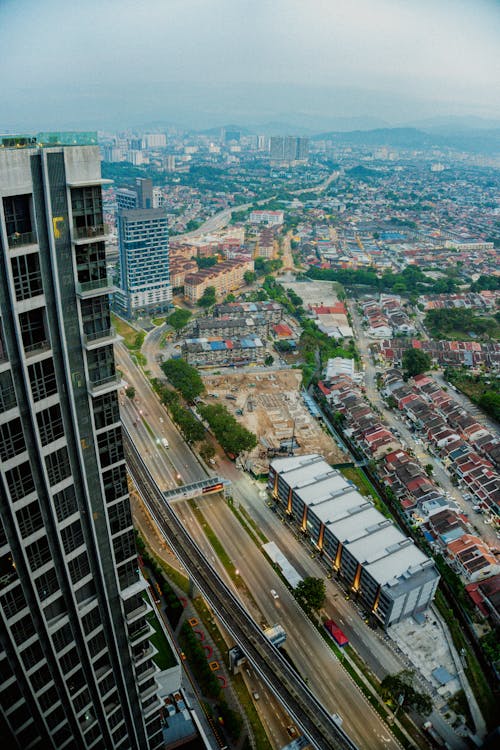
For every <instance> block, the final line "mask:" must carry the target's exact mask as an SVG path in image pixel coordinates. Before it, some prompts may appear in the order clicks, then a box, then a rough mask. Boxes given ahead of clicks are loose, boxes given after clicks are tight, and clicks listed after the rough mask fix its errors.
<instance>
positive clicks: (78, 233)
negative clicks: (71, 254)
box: [73, 224, 109, 240]
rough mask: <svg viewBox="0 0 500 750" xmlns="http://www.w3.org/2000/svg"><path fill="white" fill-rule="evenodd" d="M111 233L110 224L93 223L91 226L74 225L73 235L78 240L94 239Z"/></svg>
mask: <svg viewBox="0 0 500 750" xmlns="http://www.w3.org/2000/svg"><path fill="white" fill-rule="evenodd" d="M108 234H109V225H108V224H93V225H92V226H89V227H77V226H74V227H73V237H74V238H76V239H77V240H93V239H96V238H97V237H105V236H106V235H108Z"/></svg>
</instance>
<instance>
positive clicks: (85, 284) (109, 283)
mask: <svg viewBox="0 0 500 750" xmlns="http://www.w3.org/2000/svg"><path fill="white" fill-rule="evenodd" d="M75 286H76V292H77V294H85V293H86V292H95V291H96V290H98V289H109V290H111V289H112V288H113V286H114V284H113V279H112V277H111V276H103V277H102V278H101V279H93V280H92V281H81V282H80V281H77V282H76V284H75Z"/></svg>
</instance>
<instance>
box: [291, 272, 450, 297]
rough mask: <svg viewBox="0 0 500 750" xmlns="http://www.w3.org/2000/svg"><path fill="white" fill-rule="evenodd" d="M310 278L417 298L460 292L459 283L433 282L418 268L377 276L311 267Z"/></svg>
mask: <svg viewBox="0 0 500 750" xmlns="http://www.w3.org/2000/svg"><path fill="white" fill-rule="evenodd" d="M306 276H308V277H309V278H311V279H319V280H322V281H338V282H340V283H341V284H344V286H357V285H360V286H368V287H370V288H372V289H376V290H378V291H380V292H387V291H392V292H394V293H395V294H408V295H410V296H413V298H414V300H415V301H416V300H417V299H418V294H422V293H431V292H434V293H436V294H442V293H446V292H448V293H449V292H454V291H456V289H457V281H456V280H455V279H453V278H442V279H437V280H434V279H432V278H430V276H426V275H425V274H424V273H423V271H422V270H421V269H420V268H418V266H408V267H407V268H405V269H404V270H403V271H401V273H392V272H391V271H387V272H386V273H384V274H382V276H380V277H379V276H378V275H377V272H376V271H375V270H373V269H366V270H365V269H360V270H358V271H355V270H352V269H349V268H346V269H333V268H316V267H312V268H309V270H308V271H307V273H306Z"/></svg>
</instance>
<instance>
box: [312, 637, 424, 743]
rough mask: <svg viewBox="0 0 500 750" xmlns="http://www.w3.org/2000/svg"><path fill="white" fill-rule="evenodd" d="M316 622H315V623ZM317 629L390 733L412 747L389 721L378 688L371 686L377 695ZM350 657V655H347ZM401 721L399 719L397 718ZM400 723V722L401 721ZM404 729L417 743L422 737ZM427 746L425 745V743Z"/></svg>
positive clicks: (341, 653)
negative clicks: (375, 693)
mask: <svg viewBox="0 0 500 750" xmlns="http://www.w3.org/2000/svg"><path fill="white" fill-rule="evenodd" d="M316 624H317V623H316ZM318 630H319V632H320V634H321V636H322V638H323V639H324V640H325V641H326V643H327V644H328V646H329V647H330V649H331V650H332V651H333V653H334V654H335V655H336V657H337V659H338V661H339V662H340V664H341V665H342V667H343V668H344V669H345V671H346V672H347V673H348V674H349V676H350V677H351V678H352V680H353V681H354V682H355V683H356V685H357V686H358V687H359V689H360V690H361V692H362V693H363V695H364V696H365V698H366V699H367V700H368V701H369V702H370V705H371V706H372V707H373V708H374V709H375V711H376V712H377V713H378V714H379V716H380V717H381V719H383V721H384V723H385V724H386V725H387V728H388V730H389V731H390V732H392V734H393V735H394V736H395V737H396V739H397V740H398V742H400V743H401V745H402V746H403V747H404V748H408V750H409V749H410V748H412V747H414V745H413V743H412V742H410V740H408V738H407V737H406V735H405V734H404V732H402V731H401V729H400V728H399V727H398V725H397V724H396V723H394V722H391V718H392V717H391V715H390V713H389V710H388V709H387V708H386V707H385V704H384V702H383V699H382V698H381V697H380V696H379V695H378V688H375V687H373V686H372V690H376V691H377V695H374V694H373V692H372V690H370V688H369V687H368V685H367V684H366V681H365V680H366V678H365V677H363V678H362V677H360V675H359V674H358V672H357V670H356V669H355V668H354V666H353V665H352V664H351V663H350V662H349V660H348V659H346V658H345V654H344V653H343V651H342V649H340V648H339V647H338V646H337V645H336V644H335V643H334V642H333V641H332V639H331V638H330V636H329V635H328V634H327V633H326V631H325V630H324V628H323V627H321V626H318ZM349 658H352V657H349ZM399 721H401V719H399ZM401 723H402V722H401ZM405 729H406V731H407V732H408V733H409V734H411V736H412V739H413V742H416V743H417V744H419V740H420V743H421V742H422V738H420V737H418V735H417V736H415V728H413V729H414V731H413V732H410V731H409V729H408V728H407V727H405ZM425 747H427V745H425Z"/></svg>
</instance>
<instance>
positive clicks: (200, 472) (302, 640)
mask: <svg viewBox="0 0 500 750" xmlns="http://www.w3.org/2000/svg"><path fill="white" fill-rule="evenodd" d="M117 354H118V357H117V359H118V362H119V366H120V369H121V370H122V371H123V373H124V378H125V380H126V381H127V382H129V383H130V384H132V385H134V386H135V388H136V392H137V399H136V401H137V400H138V402H139V403H138V404H136V403H134V402H131V401H130V399H128V398H126V397H124V396H122V404H123V405H122V418H123V421H124V423H125V424H126V425H127V426H128V427H129V429H130V431H131V434H132V435H133V439H134V443H135V444H136V445H137V446H138V449H139V450H140V452H141V455H142V456H143V458H144V459H145V460H146V462H147V463H148V466H149V467H150V469H151V471H152V473H153V475H154V478H155V480H156V481H157V483H158V484H159V486H160V488H161V489H168V488H171V487H175V485H176V483H177V482H178V481H179V480H178V474H181V472H182V474H181V477H182V479H181V481H182V482H183V483H187V482H191V481H196V480H198V479H200V478H203V477H204V476H206V471H205V470H204V469H203V468H202V466H201V465H200V463H199V461H198V459H197V458H196V457H195V456H194V454H193V453H192V452H191V450H190V449H189V448H188V447H187V446H186V445H185V443H184V441H183V440H182V438H181V437H180V435H179V433H178V432H177V430H176V429H175V427H173V425H172V424H171V422H170V420H169V419H168V417H167V415H166V413H165V412H164V410H163V409H162V407H161V406H160V405H159V403H158V399H157V397H156V396H155V395H154V394H153V393H151V390H150V388H149V384H148V383H147V381H146V379H145V378H144V376H143V375H142V373H140V372H139V371H138V369H137V368H136V367H135V366H134V365H132V363H131V362H130V359H129V357H128V355H126V354H125V353H124V352H123V351H122V352H117ZM140 411H142V414H140V413H139V412H140ZM144 420H145V422H146V423H147V425H146V424H145V423H144ZM134 423H135V424H134ZM163 436H164V437H167V439H168V442H169V446H170V447H169V448H168V449H165V448H163V446H162V445H161V442H160V443H158V442H157V439H158V438H160V439H161V437H163ZM210 468H212V467H210ZM213 473H214V474H215V473H217V474H222V475H224V476H226V477H227V478H229V479H231V481H232V482H233V486H232V490H231V491H232V494H233V496H234V497H235V500H237V502H239V503H241V504H242V505H243V506H244V507H246V508H248V510H249V512H252V515H253V516H254V517H255V519H256V522H257V524H258V525H259V527H260V528H261V529H262V531H263V532H264V533H265V534H266V536H267V537H268V538H269V539H273V540H274V541H277V543H278V544H279V546H280V547H281V548H282V549H283V551H284V552H285V553H286V554H287V555H288V556H289V557H290V559H291V561H292V562H293V564H295V565H296V566H297V567H298V569H299V571H300V572H302V574H303V575H318V572H319V571H318V568H317V562H316V561H315V560H312V559H311V558H310V553H309V551H308V550H306V549H305V548H304V547H303V546H302V545H301V544H299V542H298V541H297V540H296V539H295V538H294V537H293V536H292V535H291V533H290V531H289V530H288V529H287V528H286V527H285V526H284V525H283V524H282V523H281V522H280V520H279V519H278V518H277V517H276V515H275V514H273V513H272V512H271V511H270V510H269V508H267V507H266V505H265V500H264V498H263V497H262V486H260V492H259V489H258V488H257V487H256V485H255V484H254V483H253V482H252V481H251V480H250V479H249V477H248V476H247V475H244V474H242V473H241V472H239V471H238V470H237V469H236V468H235V467H234V464H232V463H226V462H223V461H222V459H221V458H220V457H219V458H218V465H217V466H216V467H214V472H213ZM201 502H202V503H203V506H202V507H203V512H204V515H205V517H206V518H207V521H208V523H209V524H210V525H211V526H212V527H213V529H214V531H215V533H216V534H217V535H218V537H219V539H220V541H221V543H222V545H223V546H224V547H225V549H226V550H227V552H228V554H229V555H230V557H231V559H232V560H233V562H234V564H235V566H236V567H237V568H238V569H239V570H240V574H241V576H242V578H243V579H244V581H245V583H246V585H247V586H248V588H249V590H250V591H251V592H252V597H253V599H254V602H252V603H250V604H249V603H248V602H245V604H246V605H247V606H249V607H250V606H252V605H253V607H254V609H253V610H252V614H253V616H254V617H255V618H256V619H257V620H258V621H259V622H260V621H262V620H265V621H266V622H268V623H269V624H273V623H274V622H280V623H281V624H283V625H284V626H285V628H286V630H287V634H288V644H287V648H288V650H289V653H290V654H291V655H292V658H293V660H294V662H295V664H296V666H297V668H298V669H299V672H300V673H301V674H302V676H304V677H307V678H308V683H309V685H310V687H311V689H312V690H313V692H314V693H315V695H316V696H317V697H318V698H319V699H320V701H321V702H322V703H323V704H324V705H325V706H326V707H327V708H328V709H329V710H330V711H331V712H336V713H339V714H340V715H341V716H342V717H343V719H344V726H345V728H346V730H347V731H348V733H349V734H350V736H352V738H353V739H354V740H355V741H356V742H357V743H358V745H359V746H360V747H361V748H365V747H366V748H372V747H373V748H377V747H380V748H382V747H384V748H385V747H386V748H391V747H394V748H395V747H396V746H397V743H396V742H395V740H394V738H393V737H392V735H391V734H390V733H389V730H388V729H387V727H386V726H385V724H384V723H383V722H382V720H381V719H380V718H379V716H378V715H377V714H376V713H375V711H374V710H373V709H372V708H371V706H370V705H369V704H368V702H367V701H366V700H365V698H364V696H363V695H362V693H361V692H360V691H359V689H358V688H357V686H356V685H355V684H354V683H353V682H352V681H351V679H350V678H349V676H348V675H347V673H346V672H345V671H344V670H343V668H342V667H341V666H340V665H339V663H338V662H337V661H336V660H335V658H334V657H333V655H332V653H331V651H330V650H329V649H328V648H327V647H326V645H325V643H324V641H323V640H322V639H321V637H320V636H319V634H318V633H317V631H316V630H315V629H314V627H313V626H312V625H311V623H310V622H309V620H307V618H305V617H304V615H303V613H302V611H301V610H300V609H299V608H298V607H297V605H296V602H295V600H294V599H293V597H292V596H291V594H290V592H289V591H288V589H287V588H286V587H285V586H284V585H283V584H282V583H281V581H280V579H279V578H278V576H277V575H276V573H275V572H274V571H273V570H272V568H271V567H270V566H269V564H268V563H267V561H266V560H265V558H264V556H263V555H262V553H261V551H260V549H259V548H258V547H256V546H255V544H254V543H253V542H252V541H251V539H250V538H249V537H248V535H247V534H246V532H245V531H244V530H243V529H242V527H241V525H240V524H239V523H238V521H237V520H236V519H235V517H234V515H233V514H232V513H231V511H230V510H229V509H228V507H227V505H226V504H225V503H224V502H223V501H222V500H221V499H220V498H217V497H216V496H212V497H210V498H205V499H204V500H202V501H201ZM175 510H176V513H177V514H178V515H179V517H181V518H182V519H183V522H184V524H185V525H186V527H187V528H188V529H189V531H190V533H191V534H192V535H193V537H195V538H196V540H197V541H198V543H199V544H200V546H202V547H203V553H204V555H205V558H206V561H207V563H208V564H211V565H212V566H214V567H216V569H218V570H219V571H220V568H219V566H218V560H217V558H216V556H215V555H214V553H213V551H212V550H211V547H210V545H209V544H208V542H207V541H206V539H205V538H204V535H203V530H202V529H201V528H200V527H199V525H198V524H197V523H196V522H195V519H194V516H193V515H192V514H191V513H190V511H189V508H188V506H187V505H186V504H184V503H176V504H175ZM220 572H222V571H220ZM271 588H274V589H275V590H277V591H278V593H279V595H280V598H279V599H278V600H275V599H273V597H272V596H271V594H270V589H271ZM327 589H328V593H329V609H328V612H329V614H331V615H332V616H334V617H335V616H338V617H339V620H341V621H343V620H344V619H345V620H346V628H354V629H356V630H358V631H360V632H361V631H362V632H363V636H362V637H359V638H358V639H357V640H358V643H357V644H355V645H357V646H359V648H360V651H361V652H362V653H363V656H366V658H368V659H369V660H371V661H372V662H373V669H374V671H375V672H377V674H379V675H381V676H383V674H385V673H386V672H387V671H398V670H399V669H401V664H400V663H399V661H398V659H397V657H396V656H395V655H394V654H393V653H392V652H391V651H390V650H389V649H388V648H387V646H386V644H385V643H384V642H383V640H382V639H381V638H380V637H379V636H378V635H376V634H375V633H373V631H371V630H370V629H369V628H367V626H366V625H365V624H364V623H363V622H362V620H361V619H360V618H359V615H358V614H357V613H356V611H355V610H354V608H353V607H352V603H351V602H346V601H345V600H344V598H343V596H341V595H340V594H339V591H338V589H336V587H335V586H334V584H333V582H328V585H327ZM341 624H342V622H341ZM352 640H353V642H354V641H355V639H354V638H353V639H352ZM380 665H381V666H380ZM367 717H369V720H368V721H367Z"/></svg>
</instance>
